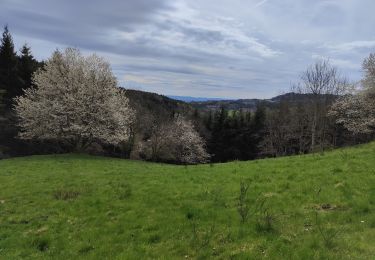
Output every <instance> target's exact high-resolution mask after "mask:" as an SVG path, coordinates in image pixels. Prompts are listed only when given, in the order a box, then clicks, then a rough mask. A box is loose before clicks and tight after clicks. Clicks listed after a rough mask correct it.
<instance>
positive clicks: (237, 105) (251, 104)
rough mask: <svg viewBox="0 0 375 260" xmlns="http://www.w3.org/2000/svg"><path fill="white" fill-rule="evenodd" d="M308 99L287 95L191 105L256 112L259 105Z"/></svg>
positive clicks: (305, 95) (297, 95)
mask: <svg viewBox="0 0 375 260" xmlns="http://www.w3.org/2000/svg"><path fill="white" fill-rule="evenodd" d="M307 99H309V94H297V93H286V94H283V95H279V96H276V97H273V98H270V99H255V98H254V99H237V100H208V101H192V102H189V104H190V105H191V106H193V107H194V108H197V109H206V110H216V109H220V108H221V107H225V108H226V109H229V110H239V109H243V110H245V111H254V110H255V109H256V107H257V105H258V104H259V103H263V104H264V105H266V106H268V107H272V106H274V105H276V104H278V103H280V102H282V101H289V102H292V103H299V102H305V101H306V100H307Z"/></svg>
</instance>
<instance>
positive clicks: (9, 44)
mask: <svg viewBox="0 0 375 260" xmlns="http://www.w3.org/2000/svg"><path fill="white" fill-rule="evenodd" d="M19 87H20V80H19V77H18V75H17V54H16V52H15V50H14V43H13V39H12V36H11V34H10V33H9V30H8V27H7V26H5V27H4V32H3V35H2V39H1V44H0V89H2V90H3V91H5V92H6V93H5V96H4V103H5V105H6V107H8V108H9V107H10V106H11V104H12V98H13V97H15V96H16V95H17V93H18V88H19Z"/></svg>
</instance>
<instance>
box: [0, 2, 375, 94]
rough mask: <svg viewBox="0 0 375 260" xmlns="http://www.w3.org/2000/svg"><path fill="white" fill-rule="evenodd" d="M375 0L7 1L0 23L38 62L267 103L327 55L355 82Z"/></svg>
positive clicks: (141, 85) (145, 85) (374, 34)
mask: <svg viewBox="0 0 375 260" xmlns="http://www.w3.org/2000/svg"><path fill="white" fill-rule="evenodd" d="M373 10H375V1H374V0H314V1H312V0H215V1H213V0H106V1H102V0H0V24H2V25H5V24H8V25H9V29H10V31H11V33H12V35H13V37H14V40H15V43H16V47H17V48H20V47H21V45H22V44H23V43H25V42H27V43H28V44H29V45H30V46H31V48H32V50H33V53H34V55H35V56H36V57H37V58H38V59H46V58H48V57H49V56H50V54H51V52H52V51H53V50H55V49H56V48H64V47H67V46H72V47H77V48H80V49H81V50H82V51H83V52H84V53H92V52H96V53H98V54H99V55H101V56H104V57H105V58H106V59H107V60H108V61H109V62H110V63H111V65H112V67H113V70H114V72H115V74H116V76H117V77H118V81H119V82H120V84H121V86H123V87H126V88H135V89H141V90H145V91H151V92H157V93H161V94H166V95H183V96H196V97H227V98H255V97H257V98H268V97H272V96H274V95H277V94H280V93H282V92H286V91H288V90H289V88H290V85H291V83H293V82H295V81H296V80H297V79H298V77H299V75H300V73H301V72H302V71H303V70H304V69H305V68H306V66H308V65H309V64H311V63H313V62H314V60H316V59H319V58H322V57H324V58H330V60H331V62H332V63H333V64H334V65H336V66H337V67H338V68H339V69H340V70H341V71H342V73H343V74H345V75H346V76H347V77H348V78H350V79H351V80H358V79H359V78H360V77H361V62H362V60H363V58H365V57H366V56H367V55H368V54H369V53H370V52H375V30H374V25H375V15H374V14H373Z"/></svg>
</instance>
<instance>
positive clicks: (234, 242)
mask: <svg viewBox="0 0 375 260" xmlns="http://www.w3.org/2000/svg"><path fill="white" fill-rule="evenodd" d="M241 183H242V191H243V192H242V193H241V192H240V190H241V189H240V187H241ZM246 188H248V189H247V191H246ZM240 211H241V212H242V215H243V216H244V221H242V218H241V215H240V214H239V212H240ZM247 212H248V215H247V217H246V213H247ZM374 256H375V143H371V144H366V145H363V146H358V147H353V148H348V149H342V150H335V151H332V152H326V153H324V154H314V155H307V156H295V157H286V158H279V159H267V160H258V161H251V162H232V163H225V164H212V165H198V166H173V165H163V164H154V163H146V162H140V161H129V160H121V159H112V158H103V157H93V156H86V155H56V156H32V157H26V158H16V159H9V160H2V161H0V259H18V258H50V259H77V258H84V259H113V258H118V259H147V258H148V259H151V258H152V259H155V258H159V259H176V258H177V259H181V258H183V259H197V258H200V259H205V258H214V257H216V258H219V259H230V258H232V259H262V258H267V259H374Z"/></svg>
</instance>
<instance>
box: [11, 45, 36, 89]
mask: <svg viewBox="0 0 375 260" xmlns="http://www.w3.org/2000/svg"><path fill="white" fill-rule="evenodd" d="M18 60H19V62H18V73H19V76H20V79H21V81H22V89H18V90H17V92H18V93H17V94H16V95H17V96H18V95H21V94H22V93H23V91H22V90H24V89H26V88H29V87H31V85H32V75H33V73H34V72H35V71H36V70H37V69H38V67H40V65H41V64H40V63H39V62H38V61H36V60H35V59H34V57H33V55H32V54H31V50H30V48H29V47H28V46H27V44H25V45H23V46H22V48H21V55H20V57H19V59H18Z"/></svg>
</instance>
